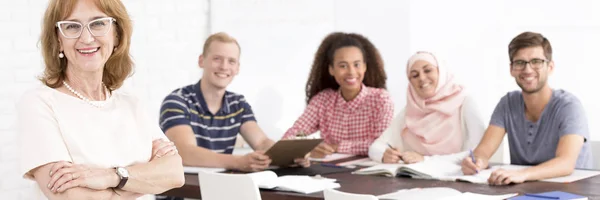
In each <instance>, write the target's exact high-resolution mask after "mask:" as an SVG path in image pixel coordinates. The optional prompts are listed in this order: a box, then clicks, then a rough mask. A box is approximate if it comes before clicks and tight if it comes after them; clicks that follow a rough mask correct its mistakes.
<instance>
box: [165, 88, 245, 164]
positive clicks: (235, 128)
mask: <svg viewBox="0 0 600 200" xmlns="http://www.w3.org/2000/svg"><path fill="white" fill-rule="evenodd" d="M247 121H256V119H255V118H254V113H253V112H252V108H251V107H250V104H248V102H246V99H245V98H244V96H243V95H241V94H236V93H233V92H229V91H225V95H224V97H223V103H222V105H221V108H220V109H219V111H218V112H217V113H216V114H214V115H213V114H212V113H211V112H210V111H209V109H208V106H207V105H206V101H205V100H204V96H203V95H202V91H201V89H200V82H198V83H197V84H193V85H188V86H185V87H183V88H179V89H176V90H174V91H173V92H171V94H169V95H168V96H167V97H165V99H164V100H163V103H162V105H161V108H160V120H159V123H160V128H161V129H162V130H163V132H165V133H166V132H167V130H168V129H169V128H171V127H173V126H177V125H189V126H191V127H192V130H193V131H194V134H195V136H196V143H197V145H198V146H200V147H204V148H206V149H209V150H212V151H213V152H217V153H226V154H231V153H232V152H233V147H234V144H235V140H236V136H237V134H238V133H239V132H240V127H241V126H242V124H244V123H245V122H247Z"/></svg>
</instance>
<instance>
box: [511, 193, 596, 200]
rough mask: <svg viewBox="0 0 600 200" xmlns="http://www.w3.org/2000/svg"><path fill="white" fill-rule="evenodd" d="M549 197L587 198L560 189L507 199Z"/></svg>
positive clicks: (546, 199) (545, 199)
mask: <svg viewBox="0 0 600 200" xmlns="http://www.w3.org/2000/svg"><path fill="white" fill-rule="evenodd" d="M550 199H559V200H564V199H568V200H587V199H588V198H587V197H584V196H580V195H576V194H571V193H568V192H561V191H553V192H544V193H535V194H524V195H521V196H518V197H513V198H510V199H509V200H550Z"/></svg>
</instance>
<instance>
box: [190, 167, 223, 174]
mask: <svg viewBox="0 0 600 200" xmlns="http://www.w3.org/2000/svg"><path fill="white" fill-rule="evenodd" d="M200 171H208V172H224V171H225V169H224V168H209V167H190V166H183V172H185V173H198V172H200Z"/></svg>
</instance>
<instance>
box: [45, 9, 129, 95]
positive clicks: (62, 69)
mask: <svg viewBox="0 0 600 200" xmlns="http://www.w3.org/2000/svg"><path fill="white" fill-rule="evenodd" d="M76 4H77V0H50V2H48V8H47V9H46V13H45V14H44V20H43V22H42V33H41V36H40V43H41V47H42V56H43V58H44V63H45V69H44V73H43V75H42V76H41V77H40V81H42V82H43V83H44V84H46V85H47V86H48V87H51V88H57V87H60V86H62V84H63V83H62V82H63V81H64V80H65V79H66V71H67V62H68V61H67V58H66V57H65V58H59V57H58V54H59V53H60V44H59V41H58V37H59V36H58V34H60V33H58V28H57V27H56V26H55V25H56V22H58V21H61V20H64V19H66V18H67V17H68V16H69V15H71V13H72V12H73V9H74V7H75V5H76ZM95 4H96V6H97V7H98V9H100V10H101V11H102V12H104V13H106V14H107V15H108V16H110V17H112V18H115V20H116V22H115V23H114V24H113V28H115V29H116V33H117V36H116V37H117V39H118V43H117V44H118V47H117V48H116V49H115V50H114V51H113V53H112V55H110V57H109V58H108V60H107V61H106V63H105V65H104V71H103V75H102V82H104V84H105V85H106V87H107V88H108V89H109V90H116V89H118V88H119V87H121V86H122V85H123V81H125V79H126V78H127V77H128V76H129V75H131V74H132V72H133V61H132V59H131V55H130V54H129V46H130V44H131V33H132V23H131V19H130V18H129V14H128V13H127V10H126V9H125V6H124V5H123V3H121V1H120V0H97V1H95Z"/></svg>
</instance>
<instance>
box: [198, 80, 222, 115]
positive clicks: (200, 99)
mask: <svg viewBox="0 0 600 200" xmlns="http://www.w3.org/2000/svg"><path fill="white" fill-rule="evenodd" d="M201 81H202V80H200V81H198V83H197V84H196V85H195V87H196V92H197V93H198V94H197V95H196V97H197V98H198V103H199V104H200V106H201V107H202V112H203V114H206V115H213V114H212V113H211V112H210V110H209V109H208V105H207V104H206V99H204V94H202V88H200V82H201ZM228 94H229V92H228V91H225V94H223V100H222V102H221V108H219V110H218V111H217V113H215V114H214V115H219V113H223V112H225V113H224V114H223V115H225V114H228V113H230V109H229V101H227V95H228Z"/></svg>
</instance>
